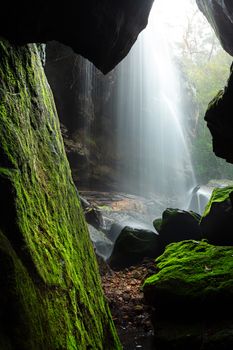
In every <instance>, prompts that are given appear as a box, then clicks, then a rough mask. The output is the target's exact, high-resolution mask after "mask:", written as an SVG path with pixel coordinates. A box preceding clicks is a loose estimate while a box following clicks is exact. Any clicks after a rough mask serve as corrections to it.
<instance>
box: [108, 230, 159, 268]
mask: <svg viewBox="0 0 233 350" xmlns="http://www.w3.org/2000/svg"><path fill="white" fill-rule="evenodd" d="M158 249H159V240H158V235H157V234H156V233H155V232H153V231H149V230H143V229H136V228H132V227H128V226H126V227H124V229H123V230H122V231H121V233H120V234H119V236H118V237H117V239H116V242H115V244H114V247H113V251H112V253H111V255H110V257H109V259H108V264H109V265H110V267H111V268H112V269H114V270H121V269H124V268H126V267H129V266H132V265H136V264H139V263H141V262H142V260H143V259H144V258H155V257H157V256H158V253H159V250H158Z"/></svg>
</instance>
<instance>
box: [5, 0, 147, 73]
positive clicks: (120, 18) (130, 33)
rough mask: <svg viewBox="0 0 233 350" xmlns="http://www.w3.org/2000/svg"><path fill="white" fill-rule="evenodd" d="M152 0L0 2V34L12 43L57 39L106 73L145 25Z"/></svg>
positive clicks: (120, 57) (122, 55)
mask: <svg viewBox="0 0 233 350" xmlns="http://www.w3.org/2000/svg"><path fill="white" fill-rule="evenodd" d="M152 3H153V0H119V1H115V0H102V1H95V0H85V1H82V0H76V1H74V0H70V1H68V2H66V4H65V5H64V4H63V3H62V2H54V1H51V0H50V1H45V0H42V1H40V2H37V3H35V4H34V5H33V6H29V4H28V2H27V1H25V0H24V1H21V2H16V3H15V4H14V9H13V11H12V4H11V3H10V2H9V3H8V2H6V3H5V7H4V13H6V14H9V13H10V14H11V16H10V20H9V16H2V18H1V22H0V35H1V36H2V37H5V38H7V39H8V40H10V41H12V42H14V43H16V44H25V43H30V42H39V43H43V42H47V41H50V40H57V41H59V42H61V43H63V44H65V45H68V46H70V47H71V48H72V49H73V50H74V52H76V53H78V54H81V55H82V56H84V57H86V58H88V59H89V60H90V61H92V62H93V63H94V64H95V65H96V66H97V67H98V68H99V69H100V70H102V71H103V72H105V73H106V72H108V71H110V70H111V69H113V68H114V66H115V65H116V64H117V63H118V62H119V61H121V60H122V59H123V58H124V57H125V56H126V55H127V53H128V52H129V50H130V48H131V46H132V45H133V44H134V42H135V40H136V39H137V36H138V34H139V33H140V31H141V30H142V29H143V28H144V27H145V26H146V25H147V20H148V15H149V12H150V9H151V6H152Z"/></svg>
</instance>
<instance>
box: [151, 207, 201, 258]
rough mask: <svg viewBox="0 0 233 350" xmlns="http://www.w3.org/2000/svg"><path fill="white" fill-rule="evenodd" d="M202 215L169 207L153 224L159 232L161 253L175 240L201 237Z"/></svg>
mask: <svg viewBox="0 0 233 350" xmlns="http://www.w3.org/2000/svg"><path fill="white" fill-rule="evenodd" d="M199 220H200V216H199V215H198V214H196V213H194V212H193V211H185V210H180V209H175V208H167V209H166V210H165V211H164V212H163V215H162V218H161V219H156V220H154V222H153V225H154V227H155V229H156V231H157V232H158V233H159V244H160V253H162V252H163V251H164V249H165V247H166V246H167V245H168V244H170V243H173V242H180V241H183V240H187V239H196V240H198V239H200V227H199Z"/></svg>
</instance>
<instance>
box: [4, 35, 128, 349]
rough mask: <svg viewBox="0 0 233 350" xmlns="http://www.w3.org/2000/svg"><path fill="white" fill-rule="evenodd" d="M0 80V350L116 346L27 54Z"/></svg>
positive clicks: (50, 105) (13, 56) (32, 58)
mask: <svg viewBox="0 0 233 350" xmlns="http://www.w3.org/2000/svg"><path fill="white" fill-rule="evenodd" d="M0 82H1V85H0V193H1V196H0V205H1V209H0V348H1V349H4V350H8V349H9V350H13V349H15V350H16V349H17V350H19V349H20V350H37V349H38V350H42V349H43V350H55V349H56V350H58V349H59V350H71V349H72V350H75V349H80V350H85V349H95V350H96V349H104V350H105V349H114V350H115V349H120V348H121V346H120V344H119V340H118V338H117V336H116V333H115V328H114V325H113V322H112V319H111V315H110V312H109V309H108V306H107V305H106V301H105V298H104V296H103V292H102V289H101V283H100V278H99V273H98V267H97V263H96V260H95V256H94V251H93V247H92V244H91V241H90V238H89V235H88V231H87V226H86V223H85V221H84V216H83V212H82V208H81V205H80V201H79V199H78V197H77V192H76V189H75V186H74V184H73V181H72V178H71V172H70V169H69V166H68V162H67V159H66V156H65V152H64V147H63V143H62V138H61V134H60V131H59V124H58V118H57V115H56V110H55V106H54V101H53V97H52V95H51V91H50V89H49V86H48V83H47V80H46V78H45V75H44V72H43V68H42V66H41V61H40V58H39V55H38V50H37V47H36V46H35V45H28V46H25V47H20V48H17V47H12V46H11V45H9V44H8V43H7V42H5V41H3V40H2V41H0Z"/></svg>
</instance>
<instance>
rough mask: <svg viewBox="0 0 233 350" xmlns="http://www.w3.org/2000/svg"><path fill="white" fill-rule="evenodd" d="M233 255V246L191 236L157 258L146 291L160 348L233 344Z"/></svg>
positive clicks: (229, 347)
mask: <svg viewBox="0 0 233 350" xmlns="http://www.w3.org/2000/svg"><path fill="white" fill-rule="evenodd" d="M232 255H233V248H232V247H217V246H213V245H210V244H208V243H206V242H204V241H199V242H198V241H191V240H189V241H183V242H180V243H172V244H170V245H169V246H168V247H167V248H166V250H165V252H164V254H162V255H161V256H160V257H159V258H157V259H156V267H157V269H158V272H157V273H156V274H154V275H152V276H151V277H149V278H147V279H146V281H145V282H144V286H143V290H144V296H145V301H146V303H147V304H148V305H150V306H151V307H152V309H151V310H152V322H153V324H154V329H155V337H156V345H158V348H159V349H172V350H173V349H182V350H184V349H192V350H196V349H203V350H207V349H208V350H210V349H211V350H219V349H226V350H230V349H231V347H232V339H233V332H232V329H233V328H232V327H233V317H232V311H233V307H232V302H231V300H232V297H233V295H232V293H233V292H232V291H233V273H232V271H233V260H232ZM153 310H154V311H153ZM155 347H156V346H155ZM156 348H157V347H156Z"/></svg>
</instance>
